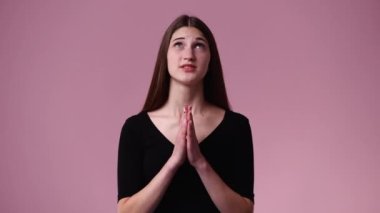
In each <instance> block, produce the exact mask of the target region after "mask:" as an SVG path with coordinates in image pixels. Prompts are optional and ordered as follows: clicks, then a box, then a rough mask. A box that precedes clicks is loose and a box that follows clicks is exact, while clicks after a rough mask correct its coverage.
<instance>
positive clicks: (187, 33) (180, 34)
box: [171, 27, 207, 41]
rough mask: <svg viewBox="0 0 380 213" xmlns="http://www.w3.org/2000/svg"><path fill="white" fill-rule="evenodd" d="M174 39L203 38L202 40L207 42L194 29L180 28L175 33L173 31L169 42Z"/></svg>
mask: <svg viewBox="0 0 380 213" xmlns="http://www.w3.org/2000/svg"><path fill="white" fill-rule="evenodd" d="M176 38H184V39H197V38H203V39H204V40H206V41H207V39H206V38H205V37H204V35H203V33H202V32H201V31H200V30H198V29H197V28H195V27H181V28H179V29H177V30H176V31H174V33H173V35H172V38H171V40H174V39H176Z"/></svg>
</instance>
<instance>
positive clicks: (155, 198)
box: [117, 158, 177, 213]
mask: <svg viewBox="0 0 380 213" xmlns="http://www.w3.org/2000/svg"><path fill="white" fill-rule="evenodd" d="M171 159H172V158H171ZM171 159H169V160H168V161H167V162H166V164H165V165H164V166H163V167H162V169H161V170H160V172H158V174H157V175H156V176H155V177H154V178H153V179H152V180H151V181H150V182H149V184H148V185H147V186H145V187H144V188H143V189H141V190H140V191H139V192H137V193H136V194H134V195H133V196H131V197H126V198H122V199H121V200H120V201H119V202H118V205H117V209H118V213H123V212H153V211H154V209H155V208H156V207H157V205H158V204H159V202H160V200H161V198H162V196H163V195H164V193H165V191H166V189H167V187H168V186H169V184H170V181H171V180H172V178H173V176H174V174H175V172H176V170H177V168H176V167H175V166H174V164H173V161H172V160H171Z"/></svg>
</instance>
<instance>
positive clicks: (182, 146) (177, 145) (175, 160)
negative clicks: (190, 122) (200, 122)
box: [170, 107, 188, 168]
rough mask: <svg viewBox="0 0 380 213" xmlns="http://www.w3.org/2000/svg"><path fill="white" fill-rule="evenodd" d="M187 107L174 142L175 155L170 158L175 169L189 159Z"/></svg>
mask: <svg viewBox="0 0 380 213" xmlns="http://www.w3.org/2000/svg"><path fill="white" fill-rule="evenodd" d="M187 110H188V108H187V107H184V109H183V113H182V114H181V118H180V125H179V130H178V134H177V137H176V139H175V141H174V149H173V153H172V155H171V157H170V161H171V162H172V165H173V166H174V167H175V168H178V167H180V166H181V165H182V164H183V163H184V162H185V160H186V159H187V154H186V133H187V119H186V114H187Z"/></svg>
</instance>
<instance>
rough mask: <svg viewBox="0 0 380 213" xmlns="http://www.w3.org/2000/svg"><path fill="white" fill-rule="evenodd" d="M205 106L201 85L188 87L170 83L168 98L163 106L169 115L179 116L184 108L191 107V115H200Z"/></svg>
mask: <svg viewBox="0 0 380 213" xmlns="http://www.w3.org/2000/svg"><path fill="white" fill-rule="evenodd" d="M205 105H206V103H205V100H204V95H203V84H202V83H199V84H198V85H191V86H188V85H183V84H179V83H177V82H175V81H173V80H172V81H171V82H170V89H169V98H168V101H167V102H166V104H165V106H164V107H165V108H166V109H167V110H168V112H169V113H170V114H173V115H175V116H177V115H180V114H181V113H182V112H183V108H184V107H185V106H192V113H193V114H198V113H200V114H201V113H202V112H203V110H204V108H205Z"/></svg>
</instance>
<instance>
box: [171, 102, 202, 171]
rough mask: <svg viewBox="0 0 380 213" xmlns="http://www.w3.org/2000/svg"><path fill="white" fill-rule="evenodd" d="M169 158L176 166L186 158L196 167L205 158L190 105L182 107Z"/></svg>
mask: <svg viewBox="0 0 380 213" xmlns="http://www.w3.org/2000/svg"><path fill="white" fill-rule="evenodd" d="M171 158H172V160H173V162H174V165H175V166H176V167H179V166H180V165H182V164H183V163H184V162H185V160H186V159H187V160H188V161H189V163H190V164H191V165H192V166H194V167H195V168H197V167H198V166H200V165H201V164H202V162H204V160H205V159H204V156H203V155H202V153H201V151H200V148H199V144H198V139H197V137H196V134H195V128H194V120H193V115H192V113H191V106H185V107H184V110H183V113H182V115H181V119H180V125H179V131H178V134H177V137H176V139H175V144H174V149H173V153H172V156H171Z"/></svg>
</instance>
